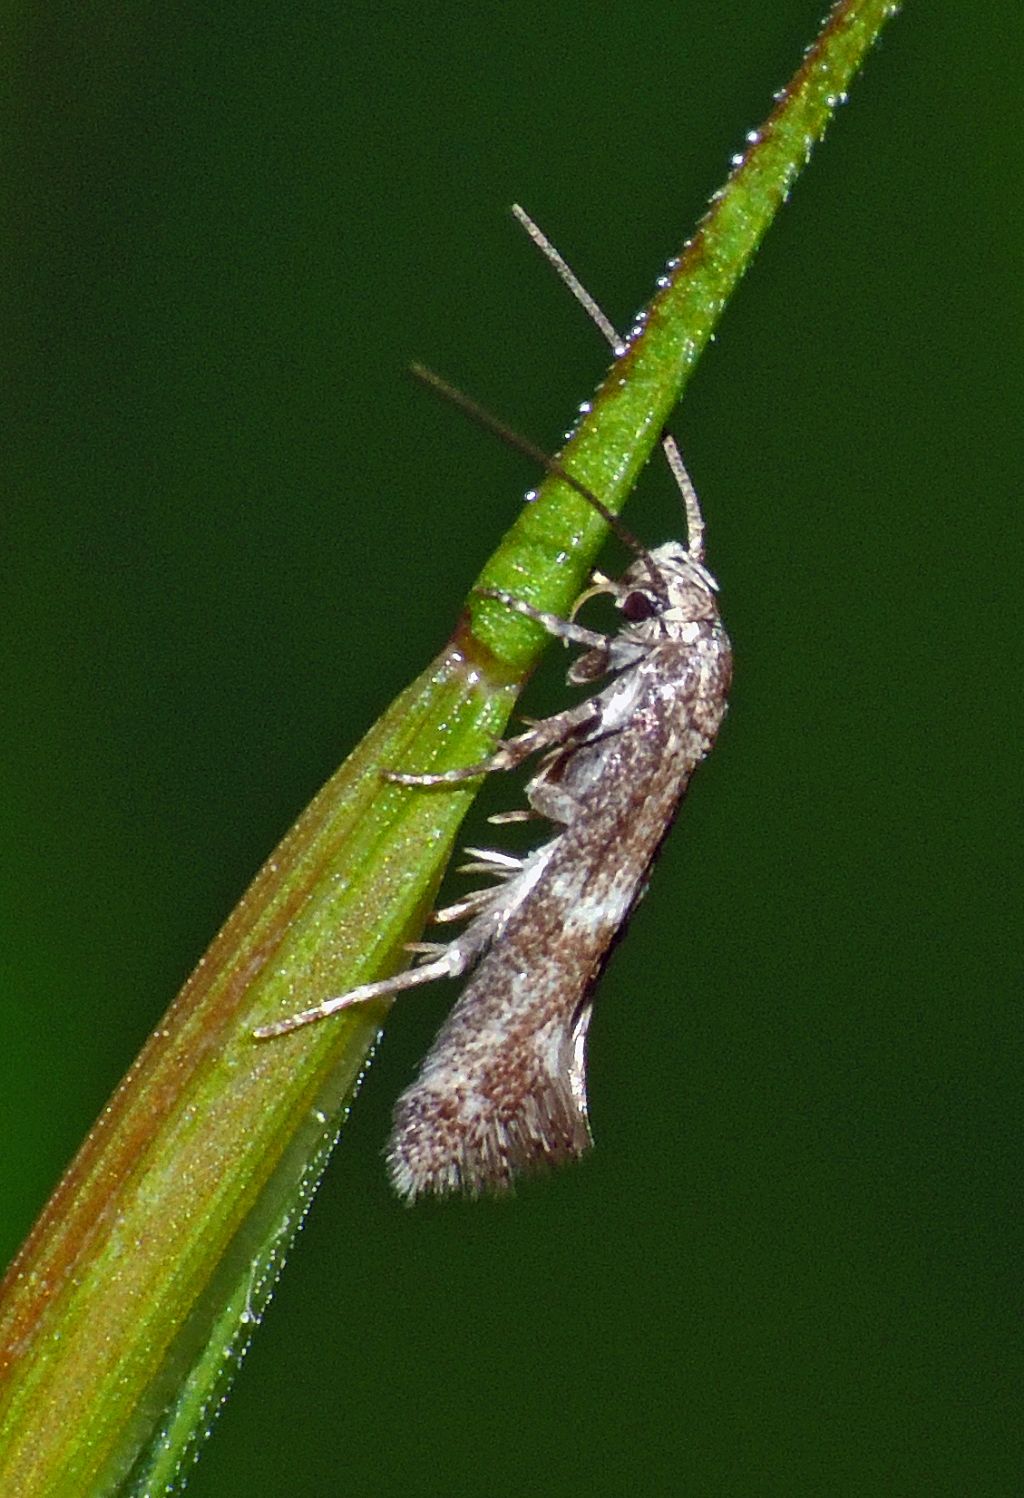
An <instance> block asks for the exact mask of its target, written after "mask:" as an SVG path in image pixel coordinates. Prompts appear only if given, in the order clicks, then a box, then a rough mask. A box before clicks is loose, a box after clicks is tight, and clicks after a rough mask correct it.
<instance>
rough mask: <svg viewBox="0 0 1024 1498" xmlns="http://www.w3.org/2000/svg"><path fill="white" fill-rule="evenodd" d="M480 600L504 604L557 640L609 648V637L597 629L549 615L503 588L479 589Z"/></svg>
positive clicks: (557, 615)
mask: <svg viewBox="0 0 1024 1498" xmlns="http://www.w3.org/2000/svg"><path fill="white" fill-rule="evenodd" d="M476 594H477V597H478V598H493V599H494V601H495V602H496V603H503V604H504V605H505V607H506V608H507V609H511V610H512V612H513V613H514V614H522V616H523V617H524V619H532V620H533V621H534V623H535V624H542V625H543V626H544V628H545V629H546V630H547V632H548V634H549V635H554V637H555V639H556V640H566V641H570V642H571V643H572V644H574V645H587V646H589V648H590V649H591V650H597V649H600V648H601V647H602V646H607V644H608V636H607V635H602V634H600V633H598V631H597V630H595V629H584V628H583V627H582V625H579V624H575V623H574V622H573V621H572V620H571V619H563V618H562V617H561V616H560V615H559V614H549V613H548V612H547V611H546V610H545V609H535V608H534V606H533V604H532V603H527V602H526V599H525V598H517V597H516V596H515V594H514V593H506V592H505V591H504V590H503V589H502V588H478V589H477V590H476Z"/></svg>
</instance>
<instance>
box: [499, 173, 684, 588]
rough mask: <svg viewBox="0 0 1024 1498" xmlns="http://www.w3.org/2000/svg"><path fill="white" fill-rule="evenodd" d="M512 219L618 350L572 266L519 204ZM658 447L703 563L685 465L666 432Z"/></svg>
mask: <svg viewBox="0 0 1024 1498" xmlns="http://www.w3.org/2000/svg"><path fill="white" fill-rule="evenodd" d="M512 216H513V218H514V219H515V220H516V222H517V223H518V224H519V225H520V226H521V227H522V228H523V229H525V230H526V232H527V234H528V235H529V236H530V238H531V239H532V240H533V242H534V244H535V245H536V246H537V248H538V249H539V250H540V252H541V254H542V255H543V256H544V259H545V260H546V261H547V262H548V264H549V265H550V266H551V268H552V270H553V271H554V272H555V274H556V276H557V277H558V279H559V280H560V281H561V282H562V285H563V286H566V287H568V289H569V291H571V293H572V295H573V296H574V297H575V298H576V300H577V301H578V302H579V304H580V306H581V307H582V308H583V310H584V312H585V313H586V314H587V316H588V317H589V318H590V320H591V322H592V323H593V324H594V325H595V327H596V328H597V329H598V331H599V332H600V333H601V335H602V336H603V337H604V338H605V339H606V341H607V342H608V343H610V344H611V346H612V348H613V349H614V350H616V351H618V350H619V349H620V348H621V347H622V339H621V338H620V337H619V335H618V333H617V332H616V331H615V328H614V327H613V325H612V323H611V321H610V320H609V318H608V317H606V315H605V313H604V312H603V311H602V309H601V308H600V307H599V306H598V304H597V302H595V300H594V298H593V297H592V296H591V295H590V292H589V291H588V290H587V288H586V287H585V286H584V284H583V282H582V281H581V280H580V278H579V276H578V275H577V274H576V272H575V271H574V270H573V268H572V266H571V265H570V264H569V263H568V261H567V260H566V259H565V257H564V256H563V255H561V254H560V253H559V251H558V250H557V249H556V248H555V246H554V245H553V244H552V243H551V241H550V239H549V238H548V237H547V235H546V234H545V233H544V230H543V229H542V228H541V227H540V225H539V224H538V223H536V222H535V221H534V220H533V219H532V218H531V217H530V215H529V214H528V213H527V211H526V209H525V208H523V207H522V206H521V205H520V204H519V203H513V204H512ZM661 446H662V450H663V451H664V454H665V460H666V462H667V463H668V466H669V469H670V471H671V473H672V477H673V478H674V479H675V481H676V484H677V485H678V488H679V492H680V494H681V495H682V500H683V511H684V513H685V516H686V549H687V551H688V552H689V553H690V555H691V557H693V560H694V561H695V562H703V561H704V517H703V515H702V514H701V509H700V500H699V499H698V498H697V491H696V489H695V488H694V486H693V480H692V479H691V478H690V475H689V474H688V473H687V471H686V464H685V463H684V462H683V455H682V453H681V452H680V451H679V444H678V442H677V441H676V439H675V438H674V437H673V436H672V434H671V433H670V432H664V433H663V434H662V438H661Z"/></svg>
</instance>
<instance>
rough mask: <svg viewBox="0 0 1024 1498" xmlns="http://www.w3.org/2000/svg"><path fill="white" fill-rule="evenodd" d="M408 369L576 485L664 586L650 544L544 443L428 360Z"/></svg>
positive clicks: (481, 423)
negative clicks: (510, 423) (507, 421)
mask: <svg viewBox="0 0 1024 1498" xmlns="http://www.w3.org/2000/svg"><path fill="white" fill-rule="evenodd" d="M409 371H410V373H411V374H413V375H415V377H416V379H417V380H419V381H421V383H422V384H424V385H426V386H427V387H428V388H429V389H431V390H433V391H434V392H435V393H436V394H437V395H440V396H443V397H444V399H445V400H448V401H451V403H452V405H453V406H458V408H459V410H460V411H461V412H462V413H463V415H465V416H468V417H469V418H470V420H471V421H475V422H476V424H477V426H481V427H483V429H484V431H487V432H493V433H494V435H495V436H496V437H500V438H501V440H502V442H504V443H506V444H507V445H508V446H509V447H511V448H514V449H515V451H516V452H520V453H522V454H523V456H524V457H527V458H530V459H532V461H533V462H534V463H537V464H539V466H540V467H541V468H545V469H547V471H548V473H551V474H554V476H555V478H559V479H561V480H562V482H563V483H566V484H568V485H569V487H570V489H575V491H576V493H577V494H579V495H581V496H582V498H583V499H585V500H586V501H587V503H588V504H589V505H590V506H591V507H592V508H593V509H595V510H596V511H597V513H598V514H599V515H600V517H601V519H602V520H603V521H605V523H606V524H607V525H609V526H610V527H611V529H612V530H613V531H614V532H615V534H616V535H617V536H618V538H619V540H620V541H621V542H622V544H623V546H627V547H628V548H629V550H630V551H631V552H632V553H633V555H634V556H636V557H639V558H640V560H641V561H642V562H643V563H644V564H645V566H646V567H647V570H648V572H649V573H650V574H651V580H652V582H653V583H654V585H655V587H656V588H661V589H664V586H665V581H664V578H663V577H662V574H661V572H660V570H659V568H658V564H657V563H656V562H655V560H654V558H653V557H652V556H651V553H650V552H649V551H648V550H647V547H646V546H644V545H642V543H641V542H640V541H638V540H637V538H636V536H634V534H633V532H632V531H631V530H630V529H629V527H628V526H627V525H625V524H624V523H623V522H622V521H621V520H620V519H619V517H618V515H616V514H615V512H614V510H610V509H609V508H608V506H607V505H606V504H605V502H604V500H602V499H598V497H597V495H596V494H595V493H594V491H593V489H588V488H587V486H586V484H584V483H583V482H582V480H581V479H578V478H577V477H576V475H575V474H573V473H570V472H569V470H568V469H567V468H565V467H564V466H563V465H562V464H561V463H560V462H559V461H558V459H557V458H553V457H551V455H550V454H549V453H546V452H545V451H544V449H543V448H542V447H538V446H537V444H536V443H535V442H531V441H530V439H529V438H528V437H524V436H522V435H521V433H519V432H517V431H515V430H514V429H513V428H512V427H510V426H506V425H505V423H504V422H503V421H500V420H499V419H498V417H497V416H493V415H492V414H491V412H490V411H488V410H486V409H485V408H484V407H483V406H481V405H479V404H478V403H477V402H476V401H475V400H472V399H471V398H470V396H468V395H466V394H465V393H464V392H463V391H461V390H459V389H457V388H456V386H454V385H449V383H448V381H447V380H443V379H442V378H441V376H440V375H438V374H435V373H434V371H433V370H432V369H428V368H427V367H426V365H425V364H410V365H409Z"/></svg>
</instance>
